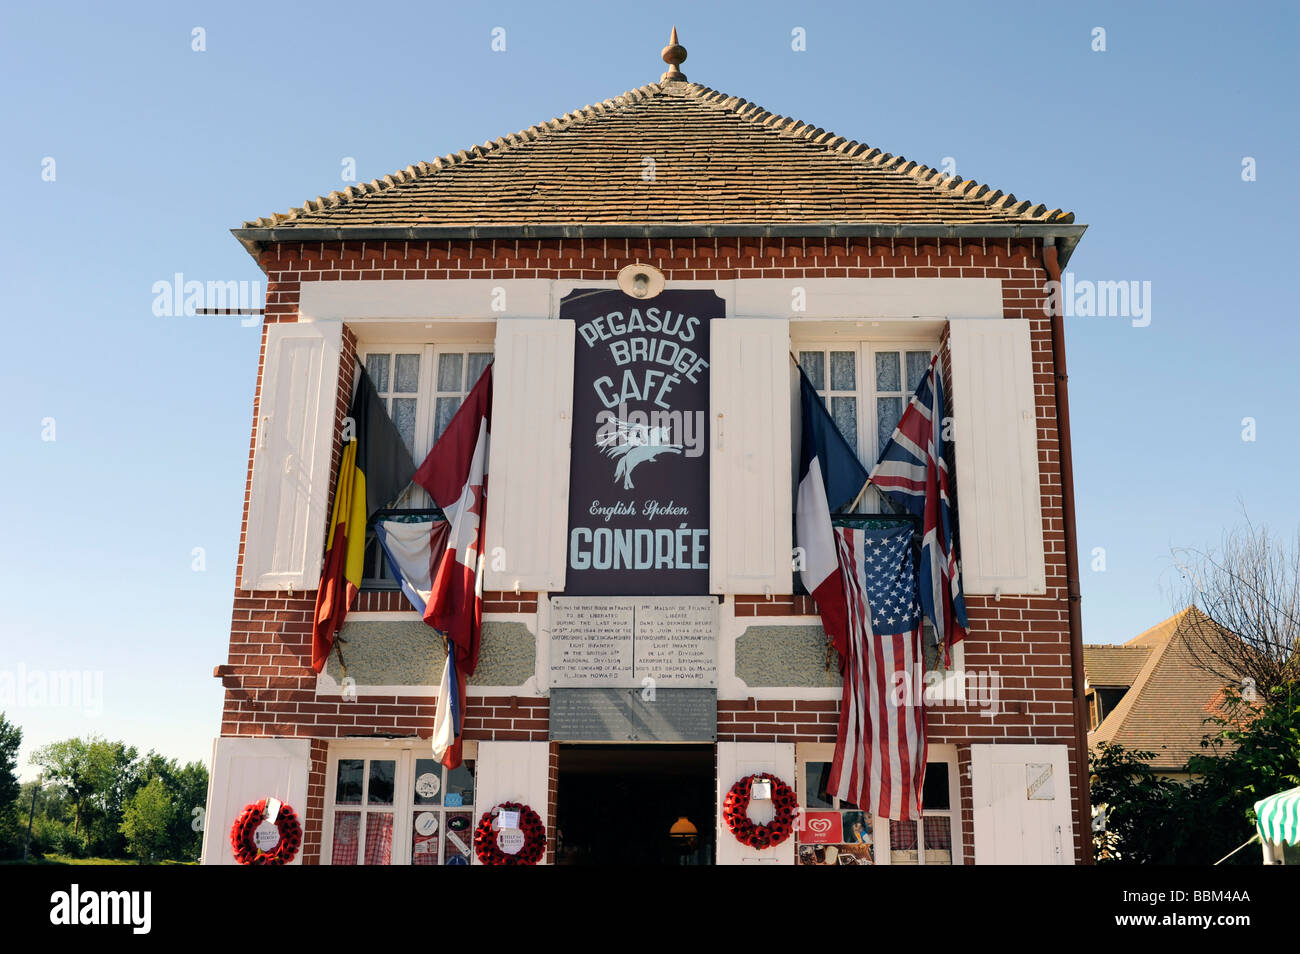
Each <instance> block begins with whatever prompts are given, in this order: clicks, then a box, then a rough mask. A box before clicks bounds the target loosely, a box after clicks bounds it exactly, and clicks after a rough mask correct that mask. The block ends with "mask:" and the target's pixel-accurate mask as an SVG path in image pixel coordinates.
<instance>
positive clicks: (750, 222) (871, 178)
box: [235, 41, 1084, 257]
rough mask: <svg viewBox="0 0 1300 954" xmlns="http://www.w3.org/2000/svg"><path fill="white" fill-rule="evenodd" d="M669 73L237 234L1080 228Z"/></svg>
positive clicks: (1061, 234)
mask: <svg viewBox="0 0 1300 954" xmlns="http://www.w3.org/2000/svg"><path fill="white" fill-rule="evenodd" d="M674 43H675V41H674ZM674 48H675V49H678V50H680V51H681V57H680V59H685V50H684V49H681V48H680V47H670V48H669V49H674ZM665 53H666V54H667V51H665ZM665 59H668V56H667V55H665ZM680 59H679V60H678V61H677V62H680ZM674 69H675V67H674ZM672 75H673V73H672V71H670V73H666V74H664V76H665V78H664V79H663V80H661V81H660V82H658V83H651V84H649V85H646V86H642V87H639V88H637V89H633V90H629V91H628V92H626V93H623V94H621V95H619V96H615V97H613V98H612V99H607V100H605V101H604V102H601V103H597V104H595V105H591V106H585V107H583V108H582V109H578V110H574V111H573V112H571V113H566V114H565V115H563V116H561V117H558V118H555V119H551V120H549V121H547V122H543V123H539V124H538V125H535V126H531V127H529V128H528V129H524V130H521V131H520V132H518V133H512V134H510V135H507V136H502V137H500V138H498V139H495V140H490V141H488V142H485V143H483V144H482V145H481V146H473V147H471V148H469V149H464V150H461V151H460V152H457V153H454V154H449V155H447V156H443V157H442V158H439V159H434V160H432V161H430V162H419V163H416V164H415V165H412V166H407V167H406V168H405V169H402V170H400V171H397V172H394V173H393V174H392V175H388V176H385V177H384V178H382V179H376V180H374V181H373V182H369V183H365V184H360V185H354V186H349V187H348V188H347V189H344V190H341V191H339V192H332V193H330V194H329V195H326V196H321V197H319V198H316V199H312V200H310V201H308V202H307V203H305V204H304V205H302V206H300V207H298V208H294V209H290V210H289V211H288V212H284V213H277V214H273V215H270V216H266V217H263V218H259V219H255V220H253V221H250V222H246V223H244V226H243V228H241V229H236V230H235V234H236V236H238V237H239V238H240V240H241V241H243V242H244V243H245V245H246V246H248V247H249V248H250V250H253V247H254V245H255V244H257V243H266V242H270V241H295V240H317V239H320V240H333V241H337V240H339V239H346V238H422V237H423V238H454V237H490V236H491V237H504V236H524V235H527V236H531V237H553V236H560V235H574V236H577V235H589V236H597V235H605V236H611V235H618V236H622V235H656V234H664V235H671V234H676V235H692V234H693V235H706V234H718V235H723V234H730V235H745V234H786V235H813V234H833V235H859V234H860V235H961V234H967V235H986V236H993V235H997V236H1003V235H1039V236H1046V235H1052V236H1054V237H1058V238H1059V239H1060V240H1061V247H1062V248H1061V250H1062V255H1063V257H1068V253H1069V251H1070V250H1071V249H1072V248H1073V245H1074V243H1075V242H1076V241H1077V239H1078V237H1079V235H1081V234H1082V232H1083V229H1084V226H1076V225H1073V224H1072V223H1073V222H1074V215H1073V214H1072V213H1069V212H1063V211H1061V210H1060V209H1049V208H1048V207H1047V206H1045V205H1041V204H1035V203H1032V202H1029V201H1024V200H1021V199H1017V198H1016V197H1015V196H1014V195H1011V194H1010V193H1007V192H1002V191H999V190H996V189H992V188H990V187H988V186H985V185H981V184H979V183H976V182H973V181H971V180H969V179H962V178H960V177H958V176H952V175H947V174H945V173H942V172H939V171H937V170H935V169H932V168H930V167H928V166H924V165H921V164H920V163H917V162H913V161H910V160H907V159H905V158H903V157H902V156H898V155H893V154H890V153H887V152H883V151H882V150H880V149H877V148H873V147H871V146H869V145H866V144H865V143H862V142H858V141H856V140H852V139H848V138H846V137H844V136H838V135H836V134H835V133H832V132H828V131H826V130H824V129H822V128H820V127H818V126H816V125H814V124H812V123H808V122H804V121H801V120H797V119H792V118H790V117H788V116H778V115H776V114H774V113H771V112H769V111H767V110H765V109H763V108H762V107H760V106H757V105H755V104H753V103H750V102H748V101H747V100H744V99H741V98H739V97H736V96H729V95H728V94H726V93H720V92H718V91H717V90H713V89H710V88H708V87H706V86H701V85H699V84H697V83H690V82H686V81H685V79H684V76H682V74H680V73H677V74H676V78H675V79H673V78H670V76H672Z"/></svg>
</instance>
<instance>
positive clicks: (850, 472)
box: [795, 368, 867, 666]
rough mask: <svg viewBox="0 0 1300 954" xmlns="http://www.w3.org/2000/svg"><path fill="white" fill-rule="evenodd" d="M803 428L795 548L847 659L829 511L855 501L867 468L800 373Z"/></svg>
mask: <svg viewBox="0 0 1300 954" xmlns="http://www.w3.org/2000/svg"><path fill="white" fill-rule="evenodd" d="M799 403H800V405H801V408H802V414H801V419H802V427H801V431H802V433H801V436H800V441H799V493H798V497H797V498H796V501H795V544H796V546H798V547H800V548H801V550H802V551H803V552H802V557H803V569H802V571H801V574H800V575H801V577H802V579H803V585H804V587H805V588H806V589H807V590H808V592H809V593H811V594H812V597H813V599H814V600H816V601H817V609H818V610H819V611H820V613H821V617H822V626H823V627H824V628H825V630H826V634H827V635H828V636H829V637H830V638H831V643H832V644H833V645H834V646H835V649H836V651H837V652H838V653H839V657H840V664H841V666H842V665H843V662H844V660H845V659H846V658H847V656H848V654H847V639H848V608H847V602H846V600H845V594H844V584H843V582H842V581H841V579H840V564H839V554H838V552H837V544H836V540H835V530H834V528H833V527H832V526H831V512H832V511H835V510H839V509H840V508H841V507H843V506H845V505H846V504H849V503H852V502H853V501H854V500H855V499H856V498H857V496H858V494H859V493H860V492H861V491H862V487H863V485H865V484H866V482H867V470H866V468H865V467H863V466H862V463H861V462H860V461H859V460H858V457H857V454H855V453H854V452H853V449H852V448H851V447H849V444H848V442H847V441H846V440H845V439H844V436H843V435H842V434H841V433H840V429H839V428H838V427H836V426H835V421H834V420H832V419H831V416H830V414H829V413H828V412H827V411H826V405H825V404H824V403H823V402H822V399H821V396H820V395H819V394H818V393H817V389H816V388H814V387H813V384H812V382H811V381H809V380H808V375H806V374H804V372H803V369H802V368H800V369H799Z"/></svg>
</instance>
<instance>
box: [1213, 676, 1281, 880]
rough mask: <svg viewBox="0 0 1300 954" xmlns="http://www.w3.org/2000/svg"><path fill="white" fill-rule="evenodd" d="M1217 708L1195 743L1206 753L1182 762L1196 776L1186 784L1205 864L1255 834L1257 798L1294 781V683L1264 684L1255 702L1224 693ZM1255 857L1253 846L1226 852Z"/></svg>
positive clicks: (1237, 859)
mask: <svg viewBox="0 0 1300 954" xmlns="http://www.w3.org/2000/svg"><path fill="white" fill-rule="evenodd" d="M1223 710H1224V713H1223V715H1220V716H1216V717H1214V718H1213V719H1211V720H1210V722H1211V723H1212V724H1213V725H1215V726H1216V727H1217V731H1216V732H1215V733H1213V734H1212V735H1210V736H1208V737H1207V738H1206V739H1205V740H1204V741H1203V742H1202V743H1201V745H1202V746H1203V747H1204V748H1205V749H1206V754H1204V755H1194V756H1192V757H1191V759H1189V760H1188V763H1187V768H1188V771H1190V772H1192V773H1193V774H1194V775H1195V776H1197V778H1196V780H1195V781H1194V782H1192V784H1191V786H1190V789H1191V795H1192V798H1193V801H1194V804H1195V809H1196V813H1197V814H1196V820H1197V825H1198V827H1199V828H1201V829H1203V832H1204V834H1203V849H1204V857H1206V858H1208V861H1207V863H1209V864H1213V863H1214V862H1216V861H1218V860H1219V859H1220V858H1222V857H1224V856H1225V855H1227V854H1228V853H1229V852H1231V851H1232V850H1233V849H1234V848H1237V847H1238V846H1239V845H1241V844H1242V842H1244V841H1246V840H1247V839H1248V838H1250V837H1251V836H1252V835H1253V834H1255V803H1256V802H1257V801H1259V800H1260V799H1262V798H1267V797H1268V796H1269V795H1275V794H1276V793H1278V792H1280V791H1283V790H1285V789H1288V788H1295V787H1296V786H1298V785H1300V684H1292V685H1289V686H1280V687H1277V688H1273V689H1270V690H1268V691H1267V692H1266V693H1264V694H1263V699H1262V700H1259V701H1257V702H1256V703H1251V702H1249V701H1247V700H1243V699H1242V698H1241V697H1240V696H1237V695H1231V694H1230V695H1229V697H1228V700H1227V702H1226V703H1225V704H1224V706H1223ZM1210 855H1213V857H1209V856H1210ZM1258 861H1259V854H1258V849H1254V850H1250V851H1242V852H1239V853H1238V854H1236V855H1234V856H1233V858H1232V862H1234V863H1238V864H1240V863H1250V864H1253V863H1257V862H1258Z"/></svg>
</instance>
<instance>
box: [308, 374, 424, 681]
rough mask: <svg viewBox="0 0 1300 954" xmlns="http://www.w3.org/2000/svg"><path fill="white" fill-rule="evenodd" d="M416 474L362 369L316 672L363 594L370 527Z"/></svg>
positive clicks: (335, 519)
mask: <svg viewBox="0 0 1300 954" xmlns="http://www.w3.org/2000/svg"><path fill="white" fill-rule="evenodd" d="M414 473H415V462H414V461H412V460H411V453H410V451H408V450H407V449H406V444H405V443H403V441H402V435H401V434H399V433H398V431H397V427H396V425H394V424H393V421H392V418H390V417H389V416H388V410H387V408H386V407H385V406H384V399H383V398H381V397H380V396H379V395H378V394H377V393H376V391H375V385H374V383H373V382H372V381H371V380H370V375H368V374H367V373H366V369H365V368H364V367H362V368H361V373H360V375H359V376H358V377H357V383H356V387H355V388H354V389H353V393H352V405H351V407H350V408H349V409H348V416H347V418H345V419H344V429H343V460H342V462H341V463H340V464H339V476H338V483H337V484H336V485H335V487H334V513H333V516H332V517H331V518H330V525H329V534H328V536H327V537H326V541H327V543H326V550H325V569H324V570H323V571H322V573H321V578H320V587H319V589H317V591H316V612H315V614H313V617H312V633H311V667H312V669H314V670H316V672H320V671H321V670H322V669H324V668H325V661H326V660H327V659H329V654H330V649H332V648H333V646H334V637H335V635H336V634H337V633H338V631H339V628H340V627H341V626H342V625H343V619H344V617H346V616H347V615H348V609H349V608H351V606H352V604H353V602H355V600H356V598H357V591H358V590H359V589H361V573H362V569H363V564H364V562H365V552H366V522H367V521H368V520H369V518H370V515H371V514H373V513H374V512H375V511H376V510H380V509H382V508H383V507H384V506H386V505H387V504H388V503H389V502H390V501H392V499H393V498H394V497H396V496H397V495H398V494H399V493H401V492H402V491H403V490H404V489H406V486H407V485H408V484H409V483H410V482H411V477H412V475H413V474H414Z"/></svg>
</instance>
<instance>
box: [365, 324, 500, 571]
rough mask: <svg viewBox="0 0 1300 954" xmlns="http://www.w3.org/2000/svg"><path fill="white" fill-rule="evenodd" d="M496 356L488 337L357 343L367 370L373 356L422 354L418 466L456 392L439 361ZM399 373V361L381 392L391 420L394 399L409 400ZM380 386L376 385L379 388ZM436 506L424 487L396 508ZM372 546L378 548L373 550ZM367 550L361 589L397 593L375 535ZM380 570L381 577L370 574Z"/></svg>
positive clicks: (413, 489) (402, 499)
mask: <svg viewBox="0 0 1300 954" xmlns="http://www.w3.org/2000/svg"><path fill="white" fill-rule="evenodd" d="M458 353H459V354H466V355H467V354H470V353H473V354H489V355H494V354H495V342H494V341H493V340H490V339H487V338H474V339H471V340H467V341H462V340H454V339H448V340H441V341H427V340H426V341H417V342H412V341H394V340H390V339H386V338H375V339H367V340H365V341H357V345H356V356H357V362H358V364H359V365H360V366H362V367H365V366H366V363H367V360H368V359H369V357H370V356H371V355H372V354H389V355H393V356H396V355H399V354H418V355H419V356H420V374H419V384H418V388H419V390H418V391H417V392H416V394H415V401H416V404H415V441H414V444H415V446H414V449H413V452H412V454H411V457H412V459H413V460H414V461H415V463H416V466H419V464H420V463H421V462H422V461H423V460H424V459H425V458H426V457H428V456H429V452H430V451H431V450H432V449H433V443H434V430H435V428H436V426H437V407H438V398H439V397H447V396H450V395H451V394H452V393H453V392H450V391H441V392H440V391H439V390H438V371H437V369H438V362H439V359H440V357H441V356H442V355H444V354H458ZM467 361H468V359H463V360H462V363H461V371H462V381H461V384H462V386H463V388H464V390H463V391H461V392H459V394H460V398H461V402H462V403H463V402H464V400H465V398H466V397H467V396H468V394H469V391H470V389H471V388H472V387H473V386H474V383H475V382H473V381H466V380H464V378H465V377H467V375H465V374H464V372H465V371H466V369H467V367H468V365H467ZM396 373H397V362H396V360H395V359H394V361H393V362H392V365H391V367H390V370H389V375H390V381H389V384H390V387H389V388H388V389H387V391H386V393H385V392H381V394H380V396H381V397H382V398H383V399H384V402H385V404H384V406H385V410H387V411H388V413H389V415H390V417H391V415H392V403H391V402H392V399H393V397H394V396H397V397H409V396H410V394H409V393H407V392H400V393H399V394H397V395H394V394H393V391H392V387H391V385H392V384H394V383H395V378H396ZM377 388H378V385H377V384H376V389H377ZM433 506H434V504H433V501H432V500H431V499H429V495H428V493H426V492H425V491H424V490H423V489H422V488H420V487H415V486H412V487H410V488H408V489H407V491H406V492H405V493H404V494H403V495H402V496H401V497H399V498H398V499H397V500H396V501H395V505H394V509H399V510H425V509H430V508H432V507H433ZM372 546H373V547H374V549H373V550H371V548H372ZM366 550H367V551H369V555H368V558H367V559H366V561H365V564H364V567H363V569H362V580H361V588H362V589H363V590H396V589H399V588H400V587H399V585H398V582H397V581H396V580H395V579H393V578H392V576H391V575H390V573H391V571H390V570H389V568H388V565H387V563H386V562H385V560H384V558H383V555H382V554H381V553H380V552H379V548H378V546H377V545H374V535H373V534H369V533H368V534H367V537H366ZM376 569H377V570H378V572H379V575H378V576H372V575H370V574H371V573H373V572H374V571H375V570H376Z"/></svg>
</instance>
